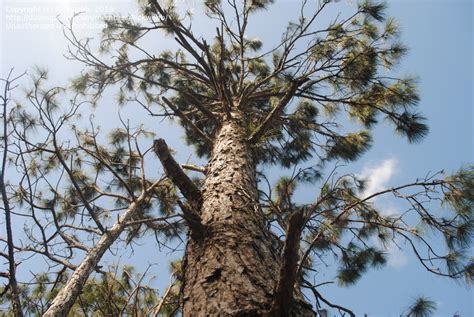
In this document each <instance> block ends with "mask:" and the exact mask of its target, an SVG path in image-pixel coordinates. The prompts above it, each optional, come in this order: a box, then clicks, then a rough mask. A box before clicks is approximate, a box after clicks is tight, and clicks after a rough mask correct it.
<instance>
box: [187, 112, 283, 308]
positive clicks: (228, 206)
mask: <svg viewBox="0 0 474 317" xmlns="http://www.w3.org/2000/svg"><path fill="white" fill-rule="evenodd" d="M245 126H246V125H245V124H242V123H241V122H240V120H239V119H236V118H234V119H232V120H229V121H228V122H225V123H224V124H223V125H222V128H221V129H220V131H219V133H218V134H217V135H216V139H215V141H214V146H213V151H212V156H211V159H210V162H209V165H208V167H207V177H206V179H205V182H204V186H203V189H202V195H203V205H202V209H201V214H200V217H201V220H202V223H203V225H204V227H205V228H206V229H205V234H204V236H203V237H202V238H201V239H194V238H193V237H190V238H189V241H188V246H187V250H186V259H185V263H184V285H183V315H184V316H266V315H268V312H269V310H270V308H271V305H272V300H273V297H274V291H275V286H276V282H277V279H278V272H279V263H280V255H279V248H278V243H277V239H276V238H275V236H274V235H273V234H272V233H271V232H270V231H269V230H268V229H267V228H266V226H265V224H264V221H263V215H262V212H261V209H260V207H259V204H258V190H257V184H256V170H255V163H254V159H253V157H252V151H251V149H250V146H249V144H248V143H247V141H246V131H245V129H244V127H245Z"/></svg>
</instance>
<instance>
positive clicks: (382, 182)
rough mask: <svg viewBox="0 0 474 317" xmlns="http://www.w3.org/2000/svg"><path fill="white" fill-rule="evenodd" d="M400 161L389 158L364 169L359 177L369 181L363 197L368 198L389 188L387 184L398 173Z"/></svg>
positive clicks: (362, 194)
mask: <svg viewBox="0 0 474 317" xmlns="http://www.w3.org/2000/svg"><path fill="white" fill-rule="evenodd" d="M397 165H398V161H397V160H396V159H395V158H389V159H386V160H383V161H381V162H378V163H377V164H376V165H375V164H370V165H368V166H365V167H364V168H363V169H362V172H361V173H360V174H359V177H361V178H363V179H365V180H366V181H367V184H366V188H365V190H364V191H363V192H362V193H361V197H367V196H369V195H372V194H374V193H377V192H379V191H382V190H384V189H386V188H387V183H388V182H389V181H390V180H391V178H392V177H393V175H394V174H395V172H396V169H397Z"/></svg>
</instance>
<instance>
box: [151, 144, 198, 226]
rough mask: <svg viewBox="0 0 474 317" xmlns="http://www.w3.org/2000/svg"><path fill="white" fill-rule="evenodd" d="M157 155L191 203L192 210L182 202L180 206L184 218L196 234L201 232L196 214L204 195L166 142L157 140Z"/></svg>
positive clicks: (167, 173)
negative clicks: (182, 167) (174, 156)
mask: <svg viewBox="0 0 474 317" xmlns="http://www.w3.org/2000/svg"><path fill="white" fill-rule="evenodd" d="M153 148H154V150H155V153H156V155H158V158H159V159H160V161H161V164H162V165H163V168H164V170H165V173H166V175H167V176H168V177H169V178H170V179H171V181H172V182H173V183H174V184H175V185H176V187H178V188H179V190H180V192H181V194H183V196H184V197H185V198H186V199H187V200H188V201H189V203H190V205H191V208H188V207H187V206H185V205H184V204H182V203H181V202H180V201H178V204H179V205H180V207H181V209H182V210H183V213H184V218H185V219H186V221H187V222H188V224H189V226H190V228H191V230H192V231H195V232H196V233H197V232H199V231H201V229H202V228H201V226H202V223H201V217H199V215H198V213H197V212H196V211H197V210H199V209H200V208H201V205H202V194H201V191H200V190H199V188H197V187H196V185H195V184H194V183H193V181H192V180H191V179H190V178H189V177H188V176H187V175H186V174H185V173H184V172H183V170H182V169H181V167H180V166H179V164H178V163H177V162H176V161H175V159H174V158H173V156H172V155H171V153H170V151H169V149H168V145H167V144H166V142H165V140H163V139H158V140H155V142H154V144H153Z"/></svg>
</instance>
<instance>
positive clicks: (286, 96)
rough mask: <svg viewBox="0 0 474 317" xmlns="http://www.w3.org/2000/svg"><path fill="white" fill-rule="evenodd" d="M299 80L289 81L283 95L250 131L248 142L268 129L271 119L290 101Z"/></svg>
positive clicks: (254, 140)
mask: <svg viewBox="0 0 474 317" xmlns="http://www.w3.org/2000/svg"><path fill="white" fill-rule="evenodd" d="M299 84H300V82H298V81H293V82H291V83H290V85H289V86H288V87H287V91H286V93H285V94H284V95H283V97H282V98H281V99H280V101H279V102H278V104H277V105H276V106H275V107H274V108H273V109H272V111H270V112H269V113H268V115H267V116H266V118H265V119H264V120H263V122H262V123H261V124H260V126H258V127H257V128H256V129H255V131H254V132H253V133H252V135H251V136H250V137H249V139H248V140H249V142H250V143H255V142H257V141H258V140H259V139H260V138H261V137H262V136H263V134H264V133H265V132H266V131H267V130H268V128H269V127H270V125H271V124H272V123H273V120H274V119H275V118H276V117H278V115H280V114H281V113H282V112H283V110H284V109H285V107H286V106H287V105H288V103H289V102H290V100H291V98H292V97H293V96H294V94H295V93H296V89H297V88H298V86H299Z"/></svg>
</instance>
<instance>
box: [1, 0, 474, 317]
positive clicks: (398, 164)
mask: <svg viewBox="0 0 474 317" xmlns="http://www.w3.org/2000/svg"><path fill="white" fill-rule="evenodd" d="M196 2H197V1H196ZM277 2H278V1H277ZM295 2H296V0H295V1H292V0H286V1H280V2H278V3H277V4H275V5H274V6H273V7H272V8H271V9H270V10H269V11H268V12H264V13H260V14H259V16H258V18H257V19H256V20H255V23H254V24H253V25H251V27H252V30H253V31H254V32H255V33H256V35H258V36H259V37H261V38H262V40H264V43H269V44H271V43H274V42H275V41H276V40H278V38H279V36H280V33H281V32H280V31H282V30H283V27H284V25H285V24H286V21H287V19H288V16H291V14H292V12H295V10H294V8H295ZM350 2H351V1H345V0H344V1H341V3H348V5H350ZM352 2H356V1H352ZM0 3H1V9H2V13H1V15H0V21H1V27H2V29H1V33H0V76H5V75H6V73H7V71H8V70H9V69H10V68H11V67H15V69H16V70H17V71H18V72H20V71H23V70H30V69H31V67H32V66H33V65H42V66H47V67H48V68H49V69H50V78H51V80H52V81H55V82H57V83H61V82H63V81H64V80H66V79H68V78H71V77H72V76H73V75H74V74H77V73H78V72H79V71H80V65H78V64H75V63H71V62H68V61H67V60H65V59H64V58H63V56H62V54H63V53H64V52H65V50H66V42H65V41H64V39H63V37H62V33H61V30H60V28H58V27H57V24H56V22H55V19H54V17H55V15H56V14H62V15H63V16H65V17H67V16H68V15H70V13H71V12H72V11H77V10H78V9H79V10H80V11H82V10H84V9H85V10H86V11H87V13H86V14H85V15H84V16H85V19H86V20H84V21H85V24H83V25H82V27H80V28H79V32H80V34H81V35H83V36H93V35H95V34H96V33H97V32H98V29H97V28H96V27H95V25H94V24H93V20H92V19H93V17H94V16H98V15H100V14H101V13H103V12H104V10H105V11H107V10H116V9H118V10H120V11H122V12H134V11H133V5H132V4H131V3H133V1H115V2H112V1H110V2H107V1H76V0H69V1H67V0H66V1H45V0H36V1H24V0H22V1H7V0H0ZM181 3H182V5H189V6H191V7H194V4H193V3H194V1H192V0H188V1H186V2H184V0H183V1H181ZM388 4H389V10H388V14H389V15H391V16H394V17H395V18H396V19H397V20H398V21H399V22H400V24H401V25H402V40H403V42H404V43H405V44H407V45H408V47H409V48H410V52H409V54H408V55H407V56H406V57H405V58H404V59H403V60H402V63H401V66H400V67H399V69H398V70H399V72H400V73H401V74H410V75H417V76H418V77H419V78H420V84H419V89H420V93H421V102H420V110H421V112H422V113H423V114H424V115H425V116H426V117H427V118H428V122H429V126H430V134H429V135H428V136H427V137H426V138H425V139H424V140H423V142H421V143H417V144H408V143H407V142H406V141H405V139H403V138H400V137H398V136H397V135H395V134H394V133H393V128H392V127H390V126H388V125H385V124H383V123H382V124H380V125H379V126H378V127H377V128H376V133H375V135H374V146H373V147H372V149H371V150H370V151H369V152H368V153H367V154H365V155H364V156H363V157H362V158H361V159H360V160H359V161H358V162H356V163H353V164H352V163H351V164H350V165H349V166H347V167H346V168H347V170H348V171H351V172H354V173H357V174H359V175H364V176H366V177H368V178H369V179H371V180H372V183H369V187H372V190H376V189H381V188H385V187H389V186H392V185H395V184H402V183H404V182H408V181H412V180H414V179H416V178H417V177H423V176H424V175H425V174H426V173H427V172H429V171H431V172H433V171H438V170H441V169H444V170H446V171H447V172H453V171H455V170H457V169H458V168H459V167H461V166H462V165H467V164H472V163H473V158H474V142H473V136H474V130H473V122H474V117H473V115H474V113H473V93H472V89H473V73H474V69H473V29H474V27H473V4H472V2H471V1H469V0H450V1H448V0H431V1H429V0H418V1H409V0H394V1H388ZM195 11H196V13H198V12H199V9H197V8H195ZM331 13H333V12H331V11H329V12H328V14H329V15H328V16H327V18H328V19H329V18H331V17H333V16H331V15H330V14H331ZM25 14H34V15H35V16H36V17H39V18H42V19H43V20H38V19H39V18H37V20H32V19H30V20H29V22H30V24H25V23H24V22H25V21H28V18H25ZM22 19H26V20H22ZM20 21H23V22H20ZM22 23H23V25H22ZM38 23H39V24H38ZM34 25H42V28H43V29H39V26H36V27H35V26H34ZM195 26H196V31H195V32H196V33H199V32H203V33H205V32H209V30H208V29H207V28H206V24H205V23H195ZM211 31H212V30H211ZM159 45H160V47H162V48H165V47H167V45H170V41H169V39H168V40H166V39H165V40H160V42H159ZM124 111H126V110H124ZM130 113H131V112H130ZM106 114H107V109H98V114H97V117H98V119H99V120H101V119H104V118H106ZM131 119H132V120H133V119H134V118H133V117H132V118H131ZM135 119H137V120H149V119H142V117H140V118H135ZM169 131H173V132H171V133H170V132H169ZM159 132H160V133H162V134H163V135H165V136H166V138H167V140H168V143H169V144H181V145H180V146H178V147H177V150H178V154H179V157H181V158H184V159H186V158H188V157H189V155H191V154H190V152H189V151H188V150H187V149H185V148H184V147H183V146H182V140H181V139H180V135H179V133H176V130H175V129H173V128H172V127H169V126H163V125H162V126H161V128H160V131H159ZM376 203H377V204H380V205H381V206H383V207H384V208H385V210H387V212H390V210H393V209H395V210H396V209H397V208H398V207H399V206H398V205H397V203H396V202H394V201H391V200H387V199H380V200H379V201H377V202H376ZM153 248H154V245H153V243H145V244H144V245H143V247H141V249H138V248H137V249H136V256H135V259H139V260H140V263H141V264H140V263H139V264H138V266H140V265H145V266H146V264H144V263H154V262H158V261H159V257H160V256H158V254H157V253H156V252H154V251H153ZM150 252H151V253H150ZM389 252H390V255H391V257H390V259H389V263H388V266H387V267H386V268H384V269H382V270H378V271H375V270H374V271H370V272H369V274H367V275H366V276H365V277H363V278H362V280H361V281H360V282H359V283H358V284H357V285H355V286H353V287H349V288H346V289H339V288H337V287H335V286H328V288H327V291H326V293H325V294H326V295H327V297H328V298H330V299H331V300H334V301H335V302H338V303H341V304H345V305H347V306H348V307H350V308H353V309H354V311H355V312H356V313H358V314H363V313H368V314H369V316H399V315H400V313H401V312H402V311H403V308H405V307H406V306H407V304H408V303H409V301H410V299H411V298H412V297H414V296H417V295H420V294H424V295H426V296H428V297H430V298H432V299H433V300H435V301H436V302H437V303H438V312H437V314H436V316H452V315H453V314H454V313H455V312H456V311H458V312H459V313H460V315H461V316H466V317H467V316H474V307H473V306H474V294H473V292H472V290H469V289H467V288H466V287H465V286H462V285H459V284H456V283H455V282H453V281H449V280H447V279H443V278H439V277H435V276H433V275H431V274H429V273H427V272H426V271H425V270H424V269H423V268H422V267H421V265H419V264H418V263H416V260H415V259H414V258H413V257H412V256H411V254H410V252H401V251H399V250H398V249H397V248H396V247H393V248H391V249H390V250H389ZM149 254H156V258H154V259H150V257H149ZM159 267H160V268H164V266H161V265H160V266H159ZM328 277H330V276H328ZM158 280H159V285H163V284H164V283H166V282H167V281H168V280H167V278H159V279H158Z"/></svg>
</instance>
